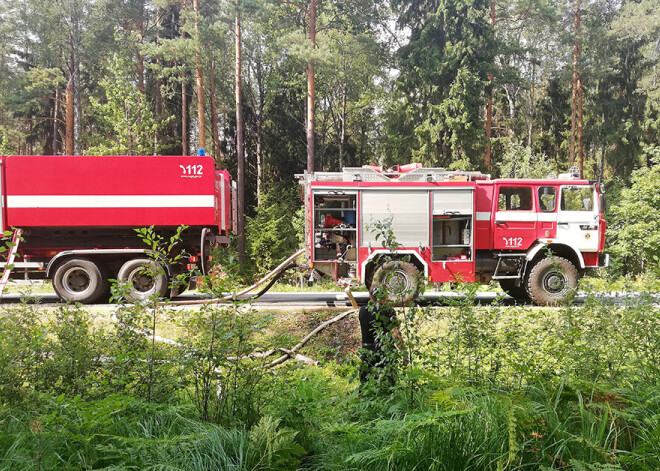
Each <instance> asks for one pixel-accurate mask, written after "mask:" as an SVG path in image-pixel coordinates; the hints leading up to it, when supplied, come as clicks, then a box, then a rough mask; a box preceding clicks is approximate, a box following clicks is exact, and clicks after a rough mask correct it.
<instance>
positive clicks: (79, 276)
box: [53, 258, 107, 304]
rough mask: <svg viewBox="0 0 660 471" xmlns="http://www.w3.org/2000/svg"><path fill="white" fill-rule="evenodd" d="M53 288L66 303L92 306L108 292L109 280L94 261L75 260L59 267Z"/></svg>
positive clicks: (54, 277) (54, 276)
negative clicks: (91, 304)
mask: <svg viewBox="0 0 660 471" xmlns="http://www.w3.org/2000/svg"><path fill="white" fill-rule="evenodd" d="M53 288H54V289H55V293H57V295H58V296H59V297H60V298H62V299H63V300H65V301H69V302H76V303H83V304H90V303H94V302H97V301H99V300H100V299H101V297H102V296H103V294H104V293H105V292H106V289H107V280H106V278H105V276H104V275H103V272H102V271H101V269H100V268H99V266H98V265H97V264H96V263H94V262H93V261H91V260H88V259H86V258H73V259H71V260H68V261H66V262H64V263H62V264H61V265H60V266H58V267H57V269H56V270H55V274H54V275H53Z"/></svg>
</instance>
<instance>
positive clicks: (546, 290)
mask: <svg viewBox="0 0 660 471" xmlns="http://www.w3.org/2000/svg"><path fill="white" fill-rule="evenodd" d="M578 277H579V276H578V271H577V268H575V265H573V264H572V263H571V262H569V261H568V260H566V259H565V258H562V257H552V258H544V259H543V260H540V261H539V262H538V263H536V265H534V266H533V267H532V269H531V270H530V272H529V277H528V279H527V291H528V292H529V296H530V298H531V299H532V301H534V302H535V303H536V304H539V305H541V306H553V305H555V304H557V303H560V302H562V301H566V300H567V299H568V296H569V295H570V293H571V292H572V291H574V290H575V289H576V288H577V284H578Z"/></svg>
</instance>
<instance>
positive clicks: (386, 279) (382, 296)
mask: <svg viewBox="0 0 660 471" xmlns="http://www.w3.org/2000/svg"><path fill="white" fill-rule="evenodd" d="M419 285H420V276H419V270H417V267H416V266H415V265H413V264H412V263H409V262H399V261H394V262H387V263H385V264H384V265H381V266H380V267H378V269H377V270H376V273H375V274H374V277H373V281H372V282H371V287H370V288H369V294H370V295H371V297H372V299H373V298H376V299H378V300H382V301H385V302H387V303H391V304H392V305H393V306H405V305H408V304H410V303H412V302H413V301H414V300H415V299H417V296H419Z"/></svg>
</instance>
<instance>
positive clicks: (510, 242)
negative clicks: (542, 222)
mask: <svg viewBox="0 0 660 471" xmlns="http://www.w3.org/2000/svg"><path fill="white" fill-rule="evenodd" d="M496 191H497V197H496V198H495V199H494V201H493V206H494V208H493V214H494V216H493V248H494V249H495V250H526V249H528V248H529V247H530V246H531V245H532V244H533V243H534V241H536V231H537V228H536V225H537V221H538V215H537V213H536V211H535V209H534V198H533V194H532V187H531V186H530V185H527V186H525V185H521V184H513V183H499V184H498V185H497V187H496Z"/></svg>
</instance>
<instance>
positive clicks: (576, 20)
mask: <svg viewBox="0 0 660 471" xmlns="http://www.w3.org/2000/svg"><path fill="white" fill-rule="evenodd" d="M580 7H581V0H575V11H574V13H573V33H574V35H575V37H574V39H573V81H572V89H571V148H570V155H569V161H570V166H571V167H572V166H573V165H575V140H576V139H575V134H576V128H577V127H578V124H577V121H578V101H580V98H579V97H578V95H579V93H580V92H579V91H578V89H579V88H580V87H581V79H580V77H579V71H578V67H579V61H580V54H581V52H582V46H581V44H580ZM580 108H581V107H580ZM581 114H582V111H581V110H580V118H581ZM579 145H580V147H581V144H579Z"/></svg>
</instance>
